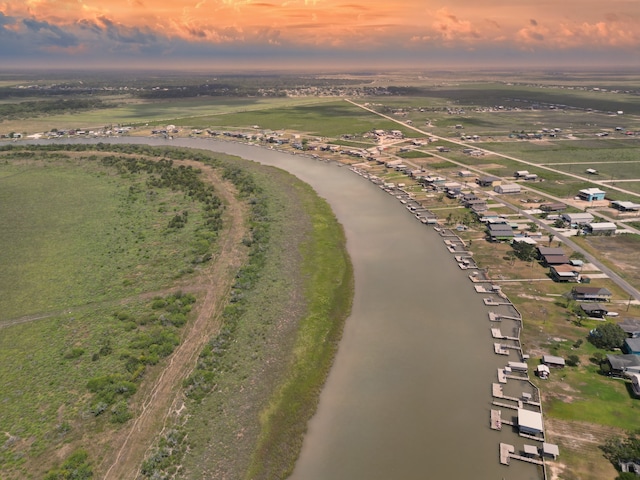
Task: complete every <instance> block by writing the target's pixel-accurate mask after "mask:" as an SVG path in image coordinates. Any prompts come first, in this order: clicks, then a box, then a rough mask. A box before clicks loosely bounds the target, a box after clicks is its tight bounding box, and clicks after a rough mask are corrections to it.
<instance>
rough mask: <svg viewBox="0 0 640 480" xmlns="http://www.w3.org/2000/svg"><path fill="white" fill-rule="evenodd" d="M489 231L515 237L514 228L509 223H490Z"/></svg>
mask: <svg viewBox="0 0 640 480" xmlns="http://www.w3.org/2000/svg"><path fill="white" fill-rule="evenodd" d="M488 227H489V231H490V232H491V233H498V232H503V231H504V232H506V233H510V234H511V235H513V228H512V227H511V225H509V224H508V223H489V224H488Z"/></svg>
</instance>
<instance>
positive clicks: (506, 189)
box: [493, 183, 520, 194]
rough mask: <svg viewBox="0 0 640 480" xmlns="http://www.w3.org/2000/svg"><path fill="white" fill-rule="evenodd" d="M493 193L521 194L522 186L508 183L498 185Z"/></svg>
mask: <svg viewBox="0 0 640 480" xmlns="http://www.w3.org/2000/svg"><path fill="white" fill-rule="evenodd" d="M493 191H494V192H497V193H500V194H514V193H520V185H518V184H516V183H506V184H504V185H496V186H495V187H493Z"/></svg>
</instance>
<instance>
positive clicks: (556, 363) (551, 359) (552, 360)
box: [542, 355, 565, 368]
mask: <svg viewBox="0 0 640 480" xmlns="http://www.w3.org/2000/svg"><path fill="white" fill-rule="evenodd" d="M542 363H544V364H545V365H547V366H548V367H559V368H562V367H564V365H565V362H564V358H562V357H556V356H555V355H543V357H542Z"/></svg>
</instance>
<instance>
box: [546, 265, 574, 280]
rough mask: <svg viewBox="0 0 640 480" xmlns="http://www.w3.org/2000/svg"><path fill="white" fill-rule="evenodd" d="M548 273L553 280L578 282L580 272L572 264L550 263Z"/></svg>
mask: <svg viewBox="0 0 640 480" xmlns="http://www.w3.org/2000/svg"><path fill="white" fill-rule="evenodd" d="M549 275H550V276H551V278H552V279H553V281H554V282H579V281H580V272H579V271H578V270H576V267H574V266H572V265H567V264H563V265H551V268H550V269H549Z"/></svg>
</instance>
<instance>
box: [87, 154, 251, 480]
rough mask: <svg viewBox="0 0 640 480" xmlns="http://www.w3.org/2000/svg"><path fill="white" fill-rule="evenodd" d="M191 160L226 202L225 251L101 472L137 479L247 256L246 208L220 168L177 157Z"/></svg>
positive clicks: (218, 256) (209, 270) (222, 249)
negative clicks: (173, 348)
mask: <svg viewBox="0 0 640 480" xmlns="http://www.w3.org/2000/svg"><path fill="white" fill-rule="evenodd" d="M175 163H176V164H182V165H191V166H193V167H194V168H199V169H200V170H202V172H203V177H202V178H203V179H205V180H206V181H208V182H210V183H211V184H212V185H213V186H214V188H215V189H216V193H217V195H218V196H220V197H221V199H222V200H223V202H224V203H225V205H226V209H225V213H224V225H225V229H224V231H223V232H222V233H221V235H220V239H221V240H220V242H221V243H220V244H219V246H218V248H219V251H218V253H217V254H216V255H215V256H214V258H213V259H212V261H211V262H210V263H209V265H208V267H207V269H206V271H205V272H203V274H202V275H201V276H200V277H199V278H198V279H197V280H196V281H195V282H194V283H197V284H198V285H197V288H196V289H197V290H205V291H206V294H205V296H204V298H198V302H197V304H196V306H197V310H196V314H197V317H196V318H195V319H194V320H193V321H192V322H190V323H189V324H188V325H187V327H186V330H185V331H184V332H183V338H182V341H181V343H180V346H179V347H178V348H177V349H176V351H175V352H174V353H173V354H172V355H171V357H170V358H169V359H168V362H167V366H166V368H165V369H164V371H162V372H161V373H160V375H158V376H157V378H156V379H155V381H153V382H149V383H152V384H147V385H145V384H143V385H142V386H141V388H140V391H139V395H137V398H138V400H137V402H136V404H135V405H133V406H132V410H134V411H136V413H137V416H136V419H135V420H134V421H132V422H131V424H130V425H129V426H128V428H126V429H124V431H122V432H121V433H119V434H118V435H117V436H116V437H115V438H113V437H112V438H110V439H109V440H108V441H109V443H108V445H105V448H107V451H106V453H105V457H104V459H103V461H102V462H101V464H100V465H99V467H98V468H97V469H96V474H97V475H96V477H97V478H104V479H105V480H107V479H113V480H119V479H124V478H127V479H134V478H136V477H137V476H138V474H139V469H140V466H141V463H142V461H143V460H144V457H145V454H146V452H147V451H149V449H150V448H151V446H152V445H153V443H154V440H155V439H156V438H157V436H158V435H159V434H160V433H161V432H162V430H163V429H164V428H165V426H166V424H167V419H168V418H169V417H170V416H171V415H172V414H175V413H176V412H179V411H180V408H181V406H182V390H181V386H182V380H183V379H184V378H186V377H187V376H188V375H189V374H190V372H191V371H192V369H193V368H194V366H195V363H196V360H197V358H198V354H199V353H200V351H201V349H202V347H203V346H204V344H205V343H206V342H207V341H208V340H209V339H210V338H211V337H212V336H213V335H215V334H216V333H217V331H218V330H219V328H220V316H221V312H222V310H223V308H224V305H225V303H226V299H227V296H228V293H229V290H230V288H231V285H232V284H233V281H234V277H235V274H236V272H237V270H238V268H240V266H241V265H242V263H243V262H244V260H245V258H246V249H245V248H244V247H243V245H242V241H241V240H242V238H243V236H244V235H245V230H246V228H245V218H246V210H245V207H244V205H243V204H241V203H240V202H239V201H238V200H237V199H236V198H235V189H234V188H233V186H232V185H230V184H228V183H225V182H223V181H222V180H221V179H220V177H219V176H218V174H217V172H216V171H215V170H214V169H213V168H211V167H208V166H204V165H202V164H200V163H197V162H189V161H185V162H175Z"/></svg>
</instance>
